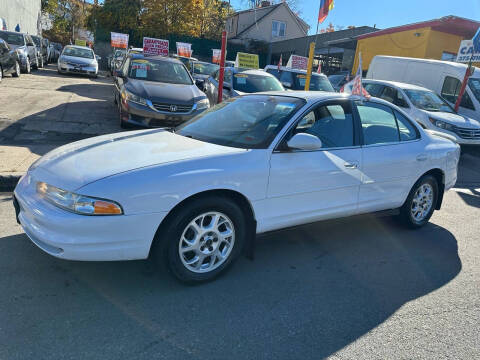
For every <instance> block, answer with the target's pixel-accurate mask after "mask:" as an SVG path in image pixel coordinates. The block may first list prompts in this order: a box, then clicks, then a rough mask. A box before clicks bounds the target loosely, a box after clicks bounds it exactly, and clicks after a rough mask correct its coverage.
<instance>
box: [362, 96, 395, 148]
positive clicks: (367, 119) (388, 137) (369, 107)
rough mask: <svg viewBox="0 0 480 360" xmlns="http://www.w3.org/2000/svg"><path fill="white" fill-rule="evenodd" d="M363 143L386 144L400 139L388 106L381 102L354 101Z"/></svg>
mask: <svg viewBox="0 0 480 360" xmlns="http://www.w3.org/2000/svg"><path fill="white" fill-rule="evenodd" d="M356 104H357V110H358V114H359V115H360V121H361V123H362V131H363V140H364V143H365V145H373V144H388V143H394V142H398V141H399V139H400V136H399V132H398V128H397V122H396V121H395V117H394V116H393V112H392V110H391V109H390V108H388V107H386V106H383V105H381V104H374V103H361V102H356Z"/></svg>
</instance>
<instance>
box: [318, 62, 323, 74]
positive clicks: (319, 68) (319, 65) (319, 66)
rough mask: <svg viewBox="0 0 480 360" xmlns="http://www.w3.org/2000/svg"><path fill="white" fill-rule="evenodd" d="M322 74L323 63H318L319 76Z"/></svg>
mask: <svg viewBox="0 0 480 360" xmlns="http://www.w3.org/2000/svg"><path fill="white" fill-rule="evenodd" d="M321 73H322V63H320V62H319V63H318V68H317V74H321Z"/></svg>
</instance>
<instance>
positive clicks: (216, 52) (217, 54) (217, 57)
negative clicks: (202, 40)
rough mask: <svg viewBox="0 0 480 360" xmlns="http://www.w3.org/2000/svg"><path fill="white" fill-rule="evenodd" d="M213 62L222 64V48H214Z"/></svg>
mask: <svg viewBox="0 0 480 360" xmlns="http://www.w3.org/2000/svg"><path fill="white" fill-rule="evenodd" d="M212 52H213V54H212V63H214V64H220V58H221V57H222V50H221V49H212Z"/></svg>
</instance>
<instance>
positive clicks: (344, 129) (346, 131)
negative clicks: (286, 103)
mask: <svg viewBox="0 0 480 360" xmlns="http://www.w3.org/2000/svg"><path fill="white" fill-rule="evenodd" d="M296 133H307V134H311V135H315V136H316V137H318V138H319V139H320V141H321V142H322V148H325V149H328V148H338V147H350V146H353V145H354V137H353V135H354V132H353V117H352V111H351V107H350V103H332V104H326V105H320V106H318V107H316V108H315V109H314V110H312V111H310V112H309V113H308V114H306V115H305V116H304V117H303V118H302V119H301V120H300V121H299V122H298V123H297V126H296V127H295V129H294V130H293V133H292V135H293V134H296Z"/></svg>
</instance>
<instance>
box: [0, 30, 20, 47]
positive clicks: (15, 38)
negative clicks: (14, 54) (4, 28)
mask: <svg viewBox="0 0 480 360" xmlns="http://www.w3.org/2000/svg"><path fill="white" fill-rule="evenodd" d="M0 37H1V38H2V39H3V40H5V41H6V42H7V43H9V44H10V45H25V43H24V41H23V35H20V34H10V33H5V32H0Z"/></svg>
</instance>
